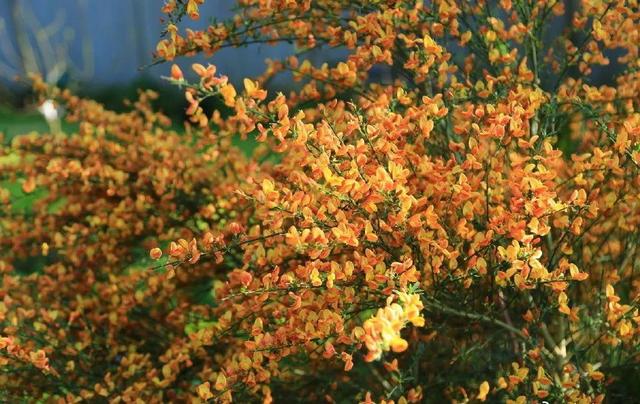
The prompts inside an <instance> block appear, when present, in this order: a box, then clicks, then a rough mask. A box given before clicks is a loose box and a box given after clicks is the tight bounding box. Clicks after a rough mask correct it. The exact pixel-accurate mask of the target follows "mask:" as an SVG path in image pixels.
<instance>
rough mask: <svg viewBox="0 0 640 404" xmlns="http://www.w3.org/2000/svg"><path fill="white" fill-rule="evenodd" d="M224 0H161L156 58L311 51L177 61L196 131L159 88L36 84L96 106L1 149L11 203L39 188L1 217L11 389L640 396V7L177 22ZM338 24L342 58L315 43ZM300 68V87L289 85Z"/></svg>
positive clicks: (203, 395) (501, 397)
mask: <svg viewBox="0 0 640 404" xmlns="http://www.w3.org/2000/svg"><path fill="white" fill-rule="evenodd" d="M202 3H203V0H183V1H180V0H179V1H175V0H171V1H167V2H166V3H165V5H164V11H165V12H166V13H167V27H166V30H165V32H164V33H163V39H162V40H161V41H160V42H159V44H158V47H157V58H158V62H162V61H171V60H172V59H174V58H175V57H177V56H183V55H185V56H189V55H194V54H197V53H203V54H206V55H210V54H214V53H215V52H216V51H217V50H219V49H221V48H224V47H229V46H241V45H247V44H251V43H277V42H281V41H286V42H293V43H295V45H296V47H297V49H298V50H299V52H298V53H297V55H298V56H291V57H288V58H286V59H284V60H281V61H269V62H268V66H267V70H266V72H265V74H264V75H263V76H261V77H259V78H257V79H245V80H244V83H243V87H242V88H236V87H234V86H233V85H232V84H231V83H230V82H229V81H228V79H227V78H226V77H225V76H220V75H217V74H216V73H217V72H216V69H215V66H213V65H208V66H203V65H201V64H194V65H193V66H192V69H193V71H194V73H195V74H196V75H197V77H198V79H197V80H196V81H195V82H193V81H189V80H187V79H185V76H184V75H183V72H182V71H181V70H180V68H179V67H178V66H176V65H174V66H173V67H172V68H171V71H170V77H168V79H169V80H170V81H171V82H173V83H174V84H176V85H178V86H181V87H182V88H184V89H185V97H186V100H187V102H188V105H189V106H188V109H187V114H188V117H189V119H188V122H187V124H186V131H185V133H177V132H175V131H173V130H171V129H170V123H169V122H168V120H167V119H166V118H165V117H164V116H163V115H162V114H159V113H157V112H154V110H153V108H152V106H151V103H152V100H153V98H154V95H153V94H152V93H141V95H140V99H139V100H138V101H137V102H135V103H134V104H133V105H132V109H131V112H128V113H122V114H116V113H113V112H110V111H106V110H104V109H103V108H102V107H101V106H100V105H98V104H96V103H93V102H91V101H87V100H81V99H78V98H77V97H75V96H73V95H71V94H68V93H67V92H64V91H60V90H57V89H49V88H47V87H46V86H45V85H43V84H42V83H41V82H39V81H37V80H36V82H35V87H36V89H37V90H38V91H39V92H40V93H41V94H42V96H43V97H46V98H48V99H55V100H56V102H57V103H59V104H63V105H64V106H65V108H66V109H67V110H68V115H67V119H68V120H70V121H72V122H79V128H78V131H77V133H75V134H72V135H60V134H51V135H29V136H23V137H19V138H17V139H16V140H14V142H13V143H12V145H11V147H8V148H6V150H5V154H6V155H7V157H6V158H5V159H4V160H2V161H3V163H2V164H3V166H2V167H3V171H2V175H3V176H4V177H5V178H6V180H8V181H9V182H13V183H15V182H18V183H20V184H21V188H22V190H21V191H20V192H18V191H14V192H13V193H10V192H9V191H6V190H5V191H3V193H2V197H3V198H4V200H5V201H6V202H8V201H12V200H14V199H15V198H16V197H19V195H18V194H20V193H25V194H31V193H38V192H39V193H40V194H39V195H40V196H39V199H38V201H37V202H36V203H35V204H34V206H33V208H32V209H31V210H29V211H21V210H17V209H15V208H12V207H11V206H10V203H9V204H8V205H7V207H6V208H5V210H4V211H3V216H2V221H1V222H0V231H1V233H0V235H1V236H2V237H1V238H0V247H2V249H3V251H6V254H3V256H2V257H1V261H0V269H1V270H2V273H3V278H2V299H3V300H2V303H0V321H2V323H3V329H2V338H1V339H0V352H1V353H2V355H1V356H0V358H1V361H2V366H3V367H2V369H3V373H2V375H0V386H2V390H1V391H2V392H3V394H5V396H6V397H10V398H17V397H22V398H26V399H31V398H40V399H44V400H46V399H57V400H68V401H74V400H80V399H87V400H98V399H99V398H100V397H102V398H104V399H108V400H109V401H110V402H114V403H117V402H134V401H136V400H138V401H144V402H147V401H150V402H161V401H189V402H198V401H216V402H217V401H220V402H229V401H232V400H234V401H237V402H253V401H264V402H271V401H276V402H277V401H280V400H291V399H296V398H300V399H304V400H313V401H327V402H338V401H340V402H342V401H345V402H353V401H356V402H363V403H371V402H381V403H382V402H384V403H396V402H397V403H407V402H442V401H451V402H468V401H485V400H490V401H497V402H505V401H506V402H512V403H523V402H529V401H531V402H541V401H542V400H546V401H548V402H583V403H589V402H603V401H604V400H605V399H607V398H608V399H609V400H610V401H617V400H623V399H627V400H628V399H630V398H632V397H634V395H635V394H638V391H637V388H638V387H637V386H636V385H635V384H633V383H629V382H630V381H633V380H636V379H637V378H638V377H639V375H640V372H638V366H640V359H639V358H640V356H639V355H638V353H639V348H638V347H639V346H640V328H639V327H640V314H639V312H638V303H639V302H638V296H639V291H640V282H639V281H638V280H637V279H636V274H635V272H637V270H639V269H640V268H639V266H640V259H639V258H638V254H639V253H640V249H639V248H638V243H639V242H640V239H639V238H638V231H637V228H638V225H639V224H640V171H639V166H638V164H639V163H640V114H638V113H637V112H636V111H635V108H637V107H638V103H639V102H640V98H639V97H638V95H637V94H638V89H639V88H640V71H639V70H638V66H640V59H639V58H638V46H637V44H638V39H639V38H638V37H639V31H638V29H637V27H638V26H639V25H638V24H639V23H640V21H639V19H640V14H639V10H638V6H637V4H635V3H634V2H627V1H592V0H584V1H581V2H579V3H580V4H579V5H578V6H579V7H577V8H575V10H571V11H570V10H565V7H566V5H565V4H564V3H563V2H560V1H556V0H549V1H538V2H525V1H510V0H501V1H499V2H466V1H457V2H454V1H446V0H436V1H433V2H421V1H418V2H406V1H372V2H357V1H356V2H352V1H349V2H347V1H343V2H341V1H324V0H317V1H314V2H311V1H303V2H295V1H249V0H243V1H240V2H238V6H239V9H238V15H237V16H236V17H234V18H233V19H231V20H230V21H228V22H222V23H217V22H212V23H211V25H209V26H208V27H207V28H206V29H204V30H201V31H198V30H193V29H188V28H180V27H181V26H183V25H188V22H187V21H186V18H191V19H198V18H200V16H199V5H201V4H202ZM563 18H567V19H568V20H569V21H570V24H569V28H567V29H565V30H564V31H562V32H558V29H557V27H558V24H559V22H560V21H562V19H563ZM320 47H326V48H340V49H343V50H345V51H346V52H348V56H347V57H346V58H345V59H344V60H343V61H341V62H338V63H335V65H333V66H330V65H329V64H327V63H325V64H322V65H320V66H314V65H313V64H311V63H310V62H309V61H308V60H307V59H305V58H304V54H305V52H307V51H309V50H312V49H316V48H320ZM610 65H613V67H605V68H606V69H609V70H607V72H608V76H609V77H608V80H609V81H608V82H607V84H597V82H596V74H595V73H594V72H597V71H598V69H602V67H601V66H610ZM381 71H382V72H383V74H380V73H379V72H381ZM281 73H282V74H290V75H291V77H292V78H293V80H294V82H295V83H297V87H296V89H295V90H294V91H292V92H291V93H290V94H289V95H286V96H285V95H284V94H282V93H276V94H271V93H268V92H267V91H266V90H265V89H264V88H265V86H266V82H267V81H268V80H269V79H270V78H272V77H273V76H274V75H277V74H281ZM384 77H387V78H384ZM210 97H219V99H220V100H222V102H223V103H224V104H225V106H226V109H225V110H222V111H214V112H213V113H212V114H211V113H207V112H205V110H204V108H203V107H202V106H201V103H202V101H203V100H205V99H207V98H210ZM236 136H240V137H242V138H253V139H256V140H257V142H258V143H259V146H258V147H257V149H256V151H255V153H253V154H252V156H250V157H245V156H244V155H243V154H242V153H240V152H239V151H238V150H237V149H236V148H235V147H234V146H233V143H232V139H234V137H236ZM146 252H148V254H149V259H148V260H147V259H144V258H141V256H142V254H146ZM37 257H39V258H37ZM36 258H37V259H36ZM151 260H155V261H153V262H152V261H151ZM634 389H635V390H634Z"/></svg>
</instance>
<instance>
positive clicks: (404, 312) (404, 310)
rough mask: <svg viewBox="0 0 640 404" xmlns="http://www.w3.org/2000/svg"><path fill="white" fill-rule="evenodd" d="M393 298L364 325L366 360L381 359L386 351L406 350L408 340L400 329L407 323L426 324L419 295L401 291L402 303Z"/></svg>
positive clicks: (399, 295) (399, 294)
mask: <svg viewBox="0 0 640 404" xmlns="http://www.w3.org/2000/svg"><path fill="white" fill-rule="evenodd" d="M392 299H393V297H389V299H388V300H387V305H386V306H385V307H383V308H380V309H378V312H377V313H376V314H375V315H374V316H372V317H371V318H369V319H368V320H366V321H365V322H364V324H363V326H362V328H363V329H364V335H363V337H362V339H363V341H364V343H365V345H366V346H367V349H368V350H369V353H368V354H367V355H366V356H365V360H366V361H372V360H376V359H380V356H381V355H382V353H383V352H384V351H389V350H392V351H393V352H403V351H405V350H406V349H407V346H408V342H407V341H406V340H405V339H403V338H402V337H401V336H400V331H402V329H403V328H404V327H405V326H406V325H407V323H411V324H413V325H414V326H416V327H422V326H424V318H423V317H422V316H421V311H422V309H423V308H424V307H423V305H422V302H421V301H420V296H419V295H417V294H409V293H405V292H399V293H398V299H399V300H400V302H401V303H392V302H391V301H392Z"/></svg>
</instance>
